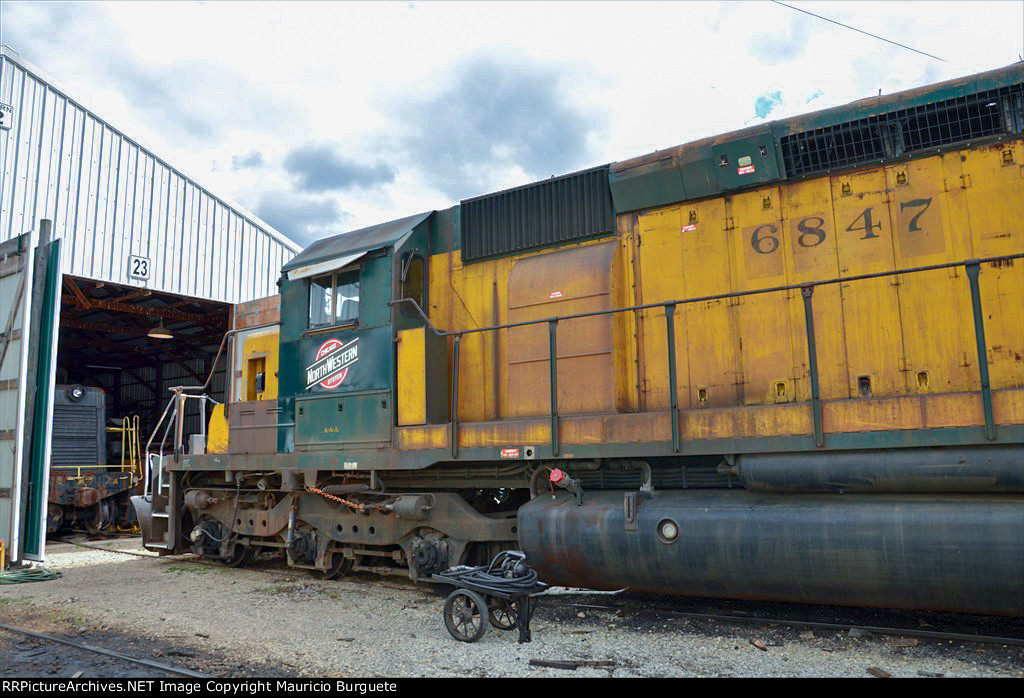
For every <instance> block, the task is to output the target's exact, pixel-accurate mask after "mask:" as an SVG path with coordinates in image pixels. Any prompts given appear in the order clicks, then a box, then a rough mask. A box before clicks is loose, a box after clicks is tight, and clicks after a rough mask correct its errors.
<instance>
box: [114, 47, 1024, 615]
mask: <svg viewBox="0 0 1024 698" xmlns="http://www.w3.org/2000/svg"><path fill="white" fill-rule="evenodd" d="M279 290H280V322H279V324H273V323H265V324H259V325H256V326H254V327H251V328H249V329H244V330H236V331H232V332H231V333H229V336H228V337H226V338H225V342H224V345H223V347H222V348H223V349H224V350H225V353H227V354H228V355H229V359H228V362H229V365H230V367H231V369H230V370H231V371H232V376H241V379H240V380H239V381H238V383H239V385H241V386H242V387H241V388H238V389H237V390H233V392H234V393H237V394H235V395H231V396H229V398H228V399H227V400H226V403H225V405H223V406H222V407H218V408H217V411H216V412H215V413H214V414H213V416H212V417H211V421H210V428H209V444H210V448H208V449H207V451H208V452H206V453H203V454H196V453H185V452H184V450H183V448H182V443H183V441H184V438H183V434H182V433H181V425H180V421H176V418H175V416H174V415H175V414H177V415H181V414H182V413H183V406H184V403H185V401H186V400H188V399H192V398H193V397H195V396H197V395H200V394H201V393H202V389H203V387H204V386H191V387H190V386H183V387H182V388H180V389H178V390H176V391H175V392H174V394H173V396H172V399H171V401H170V402H169V404H168V410H167V412H166V413H165V414H166V415H167V419H166V421H165V422H164V426H162V427H161V429H162V431H161V432H160V433H158V434H157V435H156V437H157V438H162V439H164V441H165V442H170V443H173V445H174V447H175V452H174V455H173V456H166V457H162V458H160V457H151V458H150V472H149V477H148V481H147V489H146V494H145V495H144V496H140V497H136V498H135V499H134V504H135V509H136V511H137V513H138V515H139V519H140V524H141V526H142V528H143V531H144V534H145V544H146V545H147V547H149V548H150V549H153V550H158V551H160V552H163V553H172V552H182V551H188V550H191V551H194V552H197V553H200V554H202V555H206V556H209V557H211V558H216V559H220V560H223V561H225V562H227V563H228V564H232V565H241V564H245V563H246V562H247V561H249V560H251V559H252V556H253V554H254V553H256V552H260V551H263V552H268V551H276V552H278V553H281V554H283V555H284V557H285V558H286V559H287V563H288V564H289V565H291V566H293V567H298V568H306V569H308V570H310V571H311V572H313V573H315V574H318V575H321V576H327V577H337V576H340V575H343V574H346V573H349V572H352V571H360V570H363V571H372V572H375V573H380V574H400V575H407V576H408V577H411V578H412V579H414V580H426V579H429V578H430V576H431V574H433V573H436V572H438V571H440V570H444V569H446V568H448V567H450V566H453V565H457V564H480V563H481V562H485V561H486V560H487V559H489V558H490V556H491V555H492V554H494V553H495V552H496V551H498V550H501V549H506V548H512V547H515V548H520V549H522V550H523V551H525V552H526V554H527V556H528V559H529V562H530V564H531V565H532V566H533V567H534V568H536V569H537V570H538V571H539V573H540V576H541V578H542V579H543V580H545V581H547V582H551V583H554V584H562V585H572V586H582V587H588V588H594V589H618V588H623V587H627V588H629V589H632V590H636V591H646V592H653V593H662V594H674V595H686V596H697V597H724V598H743V599H760V600H774V601H786V602H802V603H827V604H847V605H862V606H875V607H891V608H910V609H932V610H942V611H959V612H971V613H984V614H1001V615H1016V616H1019V615H1021V614H1022V613H1024V446H1022V444H1024V65H1022V64H1016V65H1012V66H1009V67H1006V68H1003V69H999V70H994V71H990V72H986V73H981V74H977V75H973V76H970V77H967V78H963V79H957V80H952V81H949V82H943V83H939V84H934V85H930V86H926V87H923V88H919V89H914V90H910V91H905V92H900V93H896V94H891V95H887V96H880V97H877V98H871V99H866V100H861V101H858V102H854V103H852V104H848V105H845V106H841V107H837V108H832V109H827V110H824V111H818V112H815V113H811V114H807V115H804V116H799V117H795V118H788V119H784V120H778V121H773V122H771V123H765V124H760V125H756V126H753V127H750V128H746V129H744V130H741V131H735V132H730V133H725V134H722V135H718V136H715V137H712V138H707V139H704V140H700V141H696V142H692V143H687V144H685V145H681V146H678V147H674V148H669V149H666V150H661V151H658V152H654V153H651V154H649V155H645V156H642V157H637V158H634V159H631V160H626V161H623V162H616V163H612V164H609V165H604V166H600V167H595V168H592V169H588V170H584V171H580V172H575V173H572V174H569V175H565V176H561V177H553V178H551V179H546V180H542V181H539V182H535V183H532V184H528V185H526V186H522V187H517V188H514V189H509V190H505V191H500V192H497V193H492V194H487V195H484V196H478V197H475V198H471V199H467V200H464V201H461V202H460V204H459V205H457V206H454V207H453V208H450V209H448V210H441V211H429V212H425V213H420V214H417V215H412V216H408V217H405V218H400V219H397V220H393V221H390V222H387V223H382V224H380V225H375V226H371V227H368V228H364V229H362V230H356V231H354V232H348V233H345V234H341V235H336V236H333V237H328V238H325V239H321V240H319V241H317V242H314V243H313V244H312V245H310V246H309V247H308V248H307V249H306V250H305V251H303V252H302V253H301V254H299V255H298V256H297V257H295V258H294V259H292V260H291V261H290V262H288V263H287V264H286V265H285V266H284V268H283V269H282V270H281V277H280V282H279Z"/></svg>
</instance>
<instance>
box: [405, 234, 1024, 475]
mask: <svg viewBox="0 0 1024 698" xmlns="http://www.w3.org/2000/svg"><path fill="white" fill-rule="evenodd" d="M1022 258H1024V254H1012V255H1001V256H998V257H985V258H980V259H968V260H963V261H960V262H947V263H944V264H930V265H927V266H921V267H910V268H906V269H895V270H892V271H880V272H873V273H870V274H855V275H852V276H844V277H837V278H833V279H826V280H822V281H808V282H804V283H799V284H787V285H785V286H771V287H767V288H759V289H751V290H747V291H733V292H730V293H716V294H712V295H707V296H697V297H694V298H681V299H678V300H669V301H659V302H657V303H644V304H641V305H631V306H626V307H621V308H610V309H607V310H594V311H590V312H586V313H575V314H573V315H561V316H555V317H550V318H543V319H539V320H525V321H522V322H509V323H505V324H502V325H490V326H487V327H475V328H470V329H465V330H441V329H438V328H437V327H436V326H435V325H434V324H433V323H432V322H431V321H430V318H429V317H428V316H427V314H426V313H425V312H423V309H422V308H421V307H420V306H419V304H418V303H417V302H416V301H415V300H413V299H411V298H401V299H398V300H395V301H390V302H389V305H395V304H398V303H406V304H408V305H411V306H412V307H413V308H414V309H415V310H416V312H417V313H418V314H419V316H420V317H421V318H422V319H423V320H424V322H425V323H426V325H427V327H428V328H429V329H430V330H431V331H432V332H434V333H435V334H437V335H438V336H441V337H453V338H454V345H453V348H452V395H451V405H450V409H451V413H450V414H451V422H450V424H449V428H450V435H449V441H450V444H451V455H452V458H457V457H458V455H459V441H458V433H459V432H458V430H459V419H458V414H459V412H458V410H459V349H460V345H461V342H462V338H463V337H464V336H465V335H469V334H476V333H480V332H495V331H498V330H506V329H511V328H514V327H526V326H529V325H541V324H545V323H546V324H547V325H548V347H549V348H548V351H549V355H548V365H549V367H550V375H551V378H550V382H551V385H550V387H551V409H550V418H551V452H552V455H554V456H558V455H559V434H558V420H559V417H560V415H559V413H558V361H557V358H558V351H557V347H558V323H559V322H563V321H566V320H576V319H578V318H587V317H597V316H600V315H613V314H616V313H631V312H636V311H640V310H649V309H653V308H664V309H665V330H666V336H667V340H668V352H667V353H668V357H667V358H668V380H669V396H670V398H669V415H670V419H671V422H672V450H673V451H674V452H679V450H680V434H679V400H678V396H677V390H678V385H677V376H676V349H675V311H676V307H677V306H680V305H688V304H691V303H704V302H708V301H716V300H725V299H729V298H741V297H744V296H754V295H762V294H766V293H779V292H782V291H800V294H801V296H802V298H803V308H804V323H805V328H806V338H807V356H808V362H807V363H808V373H809V374H810V382H811V405H810V408H811V411H812V417H813V423H814V443H815V445H816V446H817V447H818V448H821V447H823V446H824V445H825V434H824V428H823V424H822V407H821V384H820V379H819V376H818V354H817V346H816V341H815V334H814V308H813V301H814V289H816V288H818V287H819V286H829V285H832V284H845V283H851V282H855V281H863V280H866V279H881V278H886V277H891V276H897V275H901V274H917V273H921V272H927V271H936V270H940V269H952V268H954V267H964V268H965V269H966V272H967V279H968V282H969V284H970V290H971V304H972V311H973V315H974V336H975V340H976V343H977V358H978V373H979V379H980V383H981V397H982V404H983V409H984V415H985V438H986V439H987V440H989V441H994V440H995V438H996V426H995V419H994V416H993V411H992V387H991V383H990V381H989V372H988V357H987V354H986V349H985V347H986V343H985V318H984V314H983V311H982V307H981V287H980V283H979V276H980V272H981V265H982V264H989V263H994V262H1005V261H1012V260H1016V259H1022Z"/></svg>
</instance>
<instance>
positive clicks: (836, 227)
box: [399, 140, 1024, 448]
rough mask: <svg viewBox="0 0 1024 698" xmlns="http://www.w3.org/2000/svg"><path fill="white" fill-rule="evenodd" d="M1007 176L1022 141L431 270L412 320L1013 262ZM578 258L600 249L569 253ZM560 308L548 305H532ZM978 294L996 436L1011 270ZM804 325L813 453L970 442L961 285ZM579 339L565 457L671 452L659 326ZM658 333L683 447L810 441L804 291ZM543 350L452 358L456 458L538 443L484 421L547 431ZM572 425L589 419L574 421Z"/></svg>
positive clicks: (858, 284) (542, 336)
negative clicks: (658, 446)
mask: <svg viewBox="0 0 1024 698" xmlns="http://www.w3.org/2000/svg"><path fill="white" fill-rule="evenodd" d="M1022 165H1024V142H1022V141H1019V140H1018V141H1013V142H1011V143H1009V144H1007V143H1002V144H997V145H992V146H984V147H978V148H967V149H964V150H961V151H953V152H948V153H943V154H938V155H935V156H932V157H928V158H922V159H917V160H913V161H909V162H906V163H900V164H896V165H887V166H876V167H872V168H863V169H861V170H859V171H856V172H852V173H846V174H840V175H835V176H829V177H819V178H815V179H808V180H803V181H798V182H787V183H783V184H780V185H777V186H768V187H763V188H761V189H757V190H754V191H749V192H743V193H738V194H733V195H729V196H723V197H718V198H713V199H706V200H702V201H696V202H686V203H681V204H678V205H672V206H666V207H662V208H659V209H654V210H649V211H645V212H642V213H640V214H627V215H623V216H620V217H619V220H618V237H617V239H616V240H614V241H612V242H609V241H608V240H607V239H605V240H598V241H591V242H586V243H582V244H575V245H568V246H566V247H565V248H560V249H561V250H567V251H568V253H571V254H568V253H566V252H562V251H559V250H551V249H546V250H537V251H532V252H530V253H528V254H524V255H518V256H511V257H503V258H500V259H494V260H485V261H481V262H477V263H474V264H470V265H466V266H463V265H462V263H461V258H460V255H459V252H458V251H454V252H450V253H445V254H441V255H435V256H433V257H432V258H431V260H430V299H431V301H430V309H429V312H430V315H431V318H432V320H433V321H434V322H435V324H436V325H437V326H439V327H441V328H444V329H446V330H458V329H470V328H477V327H483V326H486V325H495V324H502V323H506V322H511V321H515V320H524V319H539V318H543V317H547V316H550V315H555V314H568V313H573V312H580V311H581V310H588V309H596V308H599V307H600V308H604V307H623V306H628V305H632V304H646V303H658V302H662V301H667V300H672V299H683V298H692V297H698V296H705V295H714V294H723V293H729V292H734V291H743V290H753V289H763V288H768V287H773V286H779V285H792V284H799V283H804V282H810V281H818V280H825V279H832V278H848V277H852V276H856V275H860V274H868V273H875V272H882V271H891V270H893V269H898V268H908V267H916V266H924V265H929V264H940V263H945V262H952V261H961V260H965V259H970V258H973V257H986V256H996V255H1001V254H1017V253H1024V167H1022ZM602 245H603V246H616V251H615V254H614V255H613V261H612V264H611V274H610V277H603V278H610V284H609V283H604V282H603V281H602V284H600V285H601V288H600V289H597V290H594V289H593V288H590V287H591V286H593V285H594V283H596V281H595V277H594V273H595V272H594V271H593V270H590V271H587V272H585V274H586V276H585V277H581V275H580V274H579V273H577V272H574V271H573V268H572V267H573V265H571V264H570V265H568V267H569V268H567V269H563V270H561V272H562V273H561V274H559V273H558V271H559V270H558V269H556V270H555V271H552V267H560V265H558V264H557V263H555V262H554V261H553V260H555V259H559V258H560V255H567V256H565V257H562V258H564V259H569V258H570V257H571V256H572V254H576V255H578V256H579V257H580V258H581V259H582V258H584V257H588V256H594V255H597V252H596V251H595V250H596V249H598V247H597V246H602ZM586 246H595V247H594V250H591V251H584V252H574V251H573V248H578V247H586ZM539 256H546V257H547V261H544V260H540V259H533V258H534V257H539ZM597 256H599V255H597ZM523 260H529V261H528V262H526V264H525V265H524V266H523V267H522V268H523V269H526V268H527V267H531V266H532V267H536V268H537V269H541V268H543V269H545V270H546V271H544V272H543V273H538V274H534V275H533V276H534V277H535V278H532V279H531V280H530V281H529V283H528V284H527V286H528V287H529V294H528V295H530V298H529V299H528V300H526V301H523V300H522V299H519V300H517V298H516V297H514V292H513V294H512V295H510V279H511V277H512V272H513V269H514V268H515V266H516V265H517V264H520V263H522V262H523ZM588 269H590V268H589V267H588ZM602 269H604V267H602ZM601 273H602V274H605V273H606V272H605V271H602V272H601ZM541 286H543V287H544V288H541ZM548 286H550V288H548ZM588 289H589V290H588ZM556 291H560V292H561V293H562V297H561V298H548V299H546V300H549V301H551V302H550V303H548V302H546V301H545V299H544V298H540V296H541V295H544V294H548V293H552V292H556ZM981 291H982V304H983V307H984V311H985V332H986V335H987V339H988V351H987V360H988V362H989V370H990V374H991V377H992V387H993V389H994V390H995V391H996V392H995V393H994V397H993V399H994V409H995V412H996V421H997V423H1006V424H1009V423H1021V419H1022V417H1021V415H1022V414H1024V406H1022V404H1021V402H1020V398H1019V395H1018V394H1017V393H1013V395H1014V396H1012V397H1008V395H1010V393H1007V392H1006V391H1005V389H1008V388H1021V387H1024V264H1022V263H1020V262H1017V263H1009V264H1007V263H1004V264H997V265H991V264H990V265H986V266H985V267H983V269H982V272H981ZM531 294H532V295H531ZM538 294H540V295H538ZM538 298H540V300H538ZM813 309H814V320H815V329H816V349H817V357H818V371H819V379H820V389H821V396H822V399H823V400H824V401H825V402H824V409H823V412H824V427H825V431H826V433H827V432H844V431H846V432H849V431H859V430H868V431H871V430H882V429H917V428H939V427H953V426H966V425H977V424H981V423H982V412H981V403H980V397H979V395H978V392H977V391H978V389H979V382H978V381H979V378H978V366H977V357H976V356H975V339H974V319H973V311H972V306H971V296H970V287H969V284H968V281H967V277H966V274H965V273H964V270H963V269H956V270H939V271H933V272H919V273H915V274H904V275H901V276H900V277H898V278H897V277H888V278H881V279H871V280H859V281H849V282H844V283H841V284H835V285H830V286H820V287H817V288H816V289H815V291H814V294H813ZM577 324H578V325H586V327H580V328H577V327H573V323H572V322H564V323H561V324H560V326H559V357H560V358H559V387H560V394H559V398H560V413H561V415H562V416H563V421H562V423H561V427H560V431H561V438H562V442H563V443H565V444H571V443H580V444H582V443H596V442H597V441H599V440H607V441H616V442H623V441H631V440H636V441H643V440H650V439H653V440H663V439H667V438H669V435H670V434H669V431H668V423H667V421H666V420H664V419H659V418H658V415H660V414H661V413H662V412H663V411H664V410H667V409H668V406H669V392H668V391H669V385H668V351H667V343H666V329H665V325H666V323H665V313H664V310H663V309H661V308H655V309H652V310H648V311H643V312H635V313H634V312H630V313H622V314H619V315H617V316H616V317H615V318H614V319H612V320H610V321H609V320H594V321H591V320H588V321H586V322H585V323H577ZM577 330H578V331H577ZM598 330H599V331H598ZM675 330H676V347H675V353H676V360H677V397H678V402H679V406H680V408H681V410H682V411H683V414H682V416H681V419H680V423H681V436H682V438H683V439H684V440H686V439H703V438H734V437H735V438H738V437H744V436H748V437H749V436H768V435H775V434H807V433H810V432H811V431H812V423H811V414H810V409H809V405H808V404H807V403H808V401H809V400H810V392H811V389H810V376H809V368H808V356H807V338H806V333H805V321H804V305H803V300H802V297H801V294H800V293H799V292H797V291H792V292H772V293H766V294H759V295H755V296H747V297H744V298H742V299H730V300H721V301H711V302H702V303H693V304H688V305H686V306H681V307H679V308H678V309H677V313H676V323H675ZM609 333H610V335H611V336H610V337H609V336H608V334H609ZM510 334H511V335H512V336H513V341H512V344H510V343H509V338H510ZM602 336H603V337H604V339H605V340H606V341H605V342H601V341H599V340H601V339H602ZM547 348H548V345H547V327H546V326H545V325H539V326H535V327H531V328H522V329H517V330H513V331H511V332H510V331H500V332H493V333H488V334H485V335H479V334H477V335H467V336H466V337H465V338H464V340H463V342H462V347H461V366H460V378H459V404H460V409H459V420H460V424H461V425H462V426H461V427H460V438H459V445H460V447H482V446H508V445H513V446H514V445H523V444H529V443H531V442H536V443H541V442H545V441H546V440H548V439H549V432H548V430H549V428H550V425H549V422H548V421H547V420H545V419H537V420H518V421H516V422H515V424H516V426H508V427H504V426H502V425H501V422H500V420H504V419H509V418H510V417H527V416H534V417H538V418H540V417H543V416H545V415H546V414H547V410H548V400H549V396H548V385H547V374H548V366H547ZM399 351H400V353H401V349H400V350H399ZM400 364H401V358H400ZM510 366H511V367H512V368H511V369H510ZM527 368H528V370H527ZM401 370H402V369H401V368H400V371H401ZM524 370H525V371H526V373H525V374H524V372H523V371H524ZM527 374H528V375H527ZM612 374H614V389H613V388H612V383H611V375H612ZM862 378H864V379H867V381H869V383H870V389H869V390H862V389H861V382H862V380H861V379H862ZM510 381H514V384H513V385H510ZM926 397H927V398H928V400H924V398H926ZM897 398H899V399H897ZM635 411H639V412H641V413H643V414H640V415H630V414H629V413H631V412H635ZM400 412H401V409H400ZM581 413H601V416H600V418H596V417H595V418H584V417H576V416H574V415H578V414H581ZM615 413H618V414H615ZM633 417H636V418H635V419H634V418H633ZM400 419H404V418H403V417H402V416H401V415H400ZM477 423H479V424H477ZM524 425H526V426H524ZM400 439H403V440H405V441H404V443H408V444H409V445H408V446H403V447H416V448H436V447H439V445H440V444H445V445H447V434H446V433H443V432H442V431H437V430H432V431H429V432H426V431H422V430H421V431H415V430H413V431H410V432H408V434H407V435H406V436H401V437H400ZM400 443H403V441H400Z"/></svg>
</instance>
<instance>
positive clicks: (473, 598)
mask: <svg viewBox="0 0 1024 698" xmlns="http://www.w3.org/2000/svg"><path fill="white" fill-rule="evenodd" d="M489 619H490V613H488V611H487V602H486V601H484V599H483V597H482V596H480V594H478V593H476V592H475V591H470V590H469V589H456V590H455V591H453V592H452V593H451V594H449V595H448V598H447V599H445V602H444V625H445V627H446V628H448V632H449V633H451V636H452V637H454V638H455V639H456V640H458V641H459V642H476V641H477V640H479V639H480V638H482V637H483V636H484V635H486V634H487V625H488V621H489Z"/></svg>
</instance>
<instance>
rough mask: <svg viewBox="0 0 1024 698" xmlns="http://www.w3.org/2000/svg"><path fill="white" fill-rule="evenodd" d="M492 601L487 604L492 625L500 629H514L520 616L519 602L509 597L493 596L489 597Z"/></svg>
mask: <svg viewBox="0 0 1024 698" xmlns="http://www.w3.org/2000/svg"><path fill="white" fill-rule="evenodd" d="M487 599H488V601H489V602H490V603H489V604H488V606H487V609H488V611H489V612H490V613H489V615H490V619H491V625H493V626H494V627H495V628H497V629H498V630H514V629H515V627H516V622H517V620H518V618H519V604H517V603H516V602H515V601H509V600H507V599H496V598H494V597H493V596H489V597H487Z"/></svg>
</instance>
